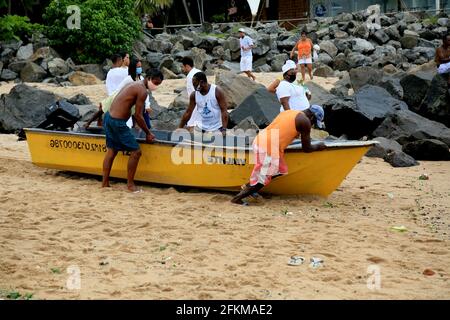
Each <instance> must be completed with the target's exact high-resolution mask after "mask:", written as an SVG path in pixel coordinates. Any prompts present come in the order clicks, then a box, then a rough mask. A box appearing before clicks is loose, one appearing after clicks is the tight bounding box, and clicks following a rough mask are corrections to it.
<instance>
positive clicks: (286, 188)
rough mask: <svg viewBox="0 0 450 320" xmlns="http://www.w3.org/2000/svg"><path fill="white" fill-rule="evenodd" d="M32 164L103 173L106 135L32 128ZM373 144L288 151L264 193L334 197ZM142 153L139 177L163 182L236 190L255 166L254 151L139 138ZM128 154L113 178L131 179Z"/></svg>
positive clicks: (119, 159) (120, 156)
mask: <svg viewBox="0 0 450 320" xmlns="http://www.w3.org/2000/svg"><path fill="white" fill-rule="evenodd" d="M26 134H27V140H28V146H29V150H30V153H31V159H32V162H33V164H35V165H37V166H40V167H44V168H51V169H58V170H64V171H73V172H79V173H87V174H92V175H102V164H103V159H104V156H105V153H106V145H105V138H104V136H101V135H89V134H76V133H67V132H56V131H44V130H39V129H27V130H26ZM370 146H371V145H370V144H361V145H353V146H346V147H333V148H328V149H327V150H324V151H320V152H313V153H304V152H302V151H301V150H299V149H295V148H294V149H288V150H287V151H286V157H285V158H286V162H287V165H288V168H289V174H288V175H286V176H282V177H279V178H277V179H274V180H273V182H272V183H271V184H270V185H269V186H267V187H266V188H264V190H263V192H265V193H270V194H279V195H299V194H313V195H320V196H328V195H330V194H331V193H332V192H333V191H334V190H336V188H338V187H339V185H340V184H341V183H342V181H343V180H344V179H345V177H346V176H347V175H348V174H349V172H350V171H351V170H352V169H353V167H354V166H355V165H356V164H357V163H358V161H359V160H360V159H361V158H362V157H363V156H364V154H365V153H366V152H367V151H368V149H369V148H370ZM140 147H141V150H142V157H141V159H140V161H139V165H138V169H137V172H136V177H135V179H136V180H137V181H145V182H151V183H158V184H167V185H176V186H188V187H197V188H207V189H219V190H229V191H237V190H239V189H240V187H241V186H242V185H243V184H245V183H247V182H248V180H249V177H250V174H251V172H252V170H253V163H254V162H253V160H254V159H253V153H252V152H251V150H249V149H245V148H244V149H239V148H238V150H236V148H234V149H233V148H227V149H225V150H222V149H221V151H218V150H214V149H210V148H208V147H205V146H202V145H200V146H198V145H197V146H193V145H189V144H181V145H178V146H176V145H175V144H174V143H155V144H146V143H143V142H140ZM128 157H129V156H128V155H127V154H125V153H122V152H119V154H118V156H117V157H116V159H115V161H114V164H113V168H112V170H111V176H112V177H116V178H126V176H127V163H128Z"/></svg>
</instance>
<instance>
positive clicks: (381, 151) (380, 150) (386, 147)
mask: <svg viewBox="0 0 450 320" xmlns="http://www.w3.org/2000/svg"><path fill="white" fill-rule="evenodd" d="M372 140H374V141H377V142H378V144H376V145H374V146H373V147H372V148H370V150H369V151H368V152H367V153H366V156H367V157H371V158H382V159H384V157H386V156H387V154H388V153H390V152H393V151H397V152H401V151H402V146H401V144H400V143H398V142H397V141H395V140H389V139H386V138H383V137H377V138H374V139H372Z"/></svg>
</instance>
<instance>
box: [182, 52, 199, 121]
mask: <svg viewBox="0 0 450 320" xmlns="http://www.w3.org/2000/svg"><path fill="white" fill-rule="evenodd" d="M181 64H182V66H181V70H182V71H183V73H184V74H186V91H187V96H188V99H190V97H191V94H192V93H194V92H195V88H194V84H193V83H192V78H193V77H194V75H195V74H196V73H199V72H201V70H199V69H197V68H194V60H192V58H190V57H184V58H183V60H182V61H181ZM198 116H199V115H198V111H197V106H196V107H195V108H194V111H193V112H192V116H191V118H190V119H189V121H188V123H187V127H188V128H191V127H194V126H195V122H196V120H197V118H198Z"/></svg>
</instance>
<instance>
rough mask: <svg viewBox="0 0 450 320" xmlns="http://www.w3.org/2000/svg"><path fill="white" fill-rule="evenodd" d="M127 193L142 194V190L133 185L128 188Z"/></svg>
mask: <svg viewBox="0 0 450 320" xmlns="http://www.w3.org/2000/svg"><path fill="white" fill-rule="evenodd" d="M128 191H129V192H131V193H140V192H142V189H141V188H138V187H137V186H136V185H134V184H133V185H129V186H128Z"/></svg>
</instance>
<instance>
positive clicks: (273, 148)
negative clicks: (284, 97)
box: [255, 110, 301, 158]
mask: <svg viewBox="0 0 450 320" xmlns="http://www.w3.org/2000/svg"><path fill="white" fill-rule="evenodd" d="M299 113H301V111H297V110H288V111H283V112H281V113H280V114H279V115H278V116H277V117H276V118H275V120H273V122H272V123H271V124H270V125H269V126H268V127H267V128H266V129H264V130H263V131H261V132H260V133H259V134H258V136H257V137H256V138H255V144H256V145H257V147H258V148H259V149H263V150H265V151H266V152H267V154H268V155H270V156H272V157H274V158H281V157H283V156H284V150H285V149H286V148H287V147H288V146H289V145H290V144H291V143H292V141H294V139H295V138H296V137H298V135H299V133H298V132H297V127H296V125H295V118H296V117H297V115H298V114H299Z"/></svg>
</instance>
